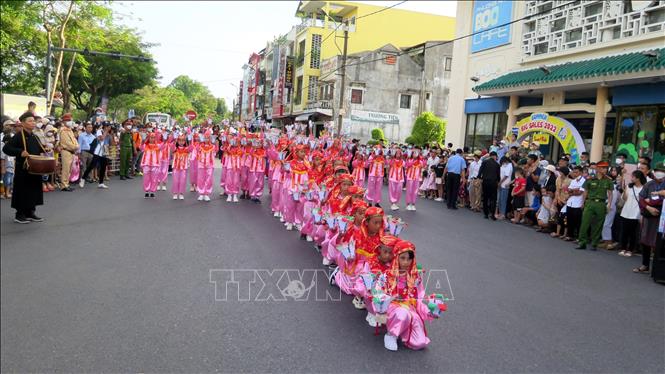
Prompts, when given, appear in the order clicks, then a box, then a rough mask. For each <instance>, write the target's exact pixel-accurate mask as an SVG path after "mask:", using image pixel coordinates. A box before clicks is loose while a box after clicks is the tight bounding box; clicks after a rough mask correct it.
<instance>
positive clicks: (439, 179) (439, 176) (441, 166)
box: [434, 156, 446, 201]
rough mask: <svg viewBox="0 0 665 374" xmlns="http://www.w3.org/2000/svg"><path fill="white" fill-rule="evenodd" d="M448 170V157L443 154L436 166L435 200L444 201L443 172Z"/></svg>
mask: <svg viewBox="0 0 665 374" xmlns="http://www.w3.org/2000/svg"><path fill="white" fill-rule="evenodd" d="M444 170H446V157H445V156H443V157H441V159H440V160H439V163H438V164H436V165H435V166H434V184H435V185H436V191H437V194H438V195H437V197H436V199H434V201H443V172H444Z"/></svg>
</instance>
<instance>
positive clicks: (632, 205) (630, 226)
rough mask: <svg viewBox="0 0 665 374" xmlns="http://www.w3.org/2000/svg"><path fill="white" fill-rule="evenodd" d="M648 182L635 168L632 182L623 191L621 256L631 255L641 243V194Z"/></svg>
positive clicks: (620, 217)
mask: <svg viewBox="0 0 665 374" xmlns="http://www.w3.org/2000/svg"><path fill="white" fill-rule="evenodd" d="M646 182H647V179H646V177H645V176H644V174H642V172H641V171H639V170H635V171H633V173H632V174H631V183H630V184H628V188H626V189H625V190H624V191H623V194H622V198H623V201H624V204H623V208H621V214H620V215H619V224H620V225H621V230H620V233H621V234H620V235H621V251H619V256H624V257H631V256H632V255H633V252H635V250H636V249H637V246H638V244H639V237H640V236H639V230H638V229H639V227H640V198H639V196H640V192H642V188H644V184H645V183H646Z"/></svg>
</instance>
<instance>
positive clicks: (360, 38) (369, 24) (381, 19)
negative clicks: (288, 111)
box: [293, 1, 455, 112]
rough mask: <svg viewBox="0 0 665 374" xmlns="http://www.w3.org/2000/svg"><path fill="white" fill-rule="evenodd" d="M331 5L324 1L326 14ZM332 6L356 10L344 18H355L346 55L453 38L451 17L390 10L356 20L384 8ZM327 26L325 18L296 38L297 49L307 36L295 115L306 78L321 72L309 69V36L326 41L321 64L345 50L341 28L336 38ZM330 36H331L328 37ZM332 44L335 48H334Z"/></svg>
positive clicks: (328, 21)
mask: <svg viewBox="0 0 665 374" xmlns="http://www.w3.org/2000/svg"><path fill="white" fill-rule="evenodd" d="M330 3H331V2H327V3H326V5H325V7H324V8H323V9H324V10H325V11H326V13H328V14H330V7H329V6H330ZM332 3H335V4H345V5H351V6H355V7H357V8H356V9H355V10H354V11H352V12H351V13H349V14H347V15H345V16H344V17H345V19H346V20H350V19H351V17H353V16H355V17H356V24H355V31H349V40H348V54H353V53H357V52H363V51H372V50H376V49H378V48H381V47H383V46H384V45H386V44H392V45H394V46H396V47H398V48H403V47H411V46H414V45H417V44H420V43H423V42H426V41H432V40H450V39H453V38H454V37H455V18H454V17H446V16H439V15H435V14H427V13H420V12H413V11H408V10H402V9H394V8H391V9H387V10H384V11H382V12H379V13H376V14H372V15H370V16H367V17H365V18H361V19H358V18H359V17H363V16H364V15H367V14H370V13H373V12H376V11H378V10H381V9H384V7H380V6H374V5H368V4H360V3H353V2H348V1H333V2H332ZM329 23H332V21H331V20H330V19H328V18H326V20H325V27H324V28H320V27H308V28H307V29H306V30H305V31H303V32H302V33H300V34H297V35H296V48H297V45H298V41H299V40H302V37H303V35H306V36H307V39H306V40H307V41H306V43H305V55H306V58H305V63H304V65H303V66H304V70H303V71H304V74H303V75H304V78H303V91H302V101H301V105H299V106H294V112H300V111H302V110H303V108H304V107H305V106H306V104H307V94H308V92H307V87H308V77H309V76H311V75H313V76H319V73H320V71H319V69H311V68H310V67H309V63H310V61H309V59H310V57H311V55H310V51H311V45H312V34H319V35H321V37H322V39H325V40H324V41H323V45H322V46H321V61H322V62H323V60H325V59H328V58H330V57H333V56H337V55H341V54H342V53H341V52H340V50H341V51H343V48H344V39H343V36H344V32H343V31H342V28H341V27H340V28H339V29H338V30H337V31H336V34H337V35H330V33H331V32H332V31H333V29H330V28H328V24H329ZM329 35H330V37H328V36H329ZM326 38H327V39H326ZM335 41H336V42H337V45H335ZM338 47H339V48H338ZM296 77H297V74H294V82H293V84H294V87H295V79H296Z"/></svg>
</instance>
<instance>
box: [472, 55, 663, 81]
mask: <svg viewBox="0 0 665 374" xmlns="http://www.w3.org/2000/svg"><path fill="white" fill-rule="evenodd" d="M652 51H653V52H655V53H656V55H657V56H656V57H648V56H647V55H646V54H645V51H640V52H633V53H627V54H623V55H616V56H608V57H601V58H596V59H591V60H584V61H576V62H567V63H565V64H559V65H551V66H549V65H548V66H547V69H549V71H550V72H549V74H548V73H546V72H545V71H543V70H542V69H540V68H535V69H529V70H524V71H516V72H512V73H508V74H504V75H502V76H500V77H498V78H495V79H492V80H491V81H488V82H485V83H482V84H479V85H477V86H476V87H474V88H473V90H474V91H476V92H482V91H490V90H497V89H502V88H510V87H519V86H530V85H538V84H546V83H554V82H562V81H570V80H577V79H585V78H592V77H603V76H612V75H620V74H627V73H634V72H638V71H648V70H658V69H665V48H660V49H655V50H652Z"/></svg>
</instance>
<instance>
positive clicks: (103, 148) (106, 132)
mask: <svg viewBox="0 0 665 374" xmlns="http://www.w3.org/2000/svg"><path fill="white" fill-rule="evenodd" d="M110 134H111V126H109V125H108V124H105V125H103V126H102V128H101V129H99V130H97V139H96V141H93V142H92V144H91V149H92V154H93V158H92V162H91V163H90V166H88V168H87V169H85V173H83V178H82V179H81V183H83V180H84V179H86V178H87V177H88V175H89V174H90V172H91V171H92V169H93V168H94V167H95V166H97V167H98V172H97V175H98V183H99V184H98V186H97V187H98V188H103V189H106V188H108V186H107V185H105V184H104V177H105V176H106V166H107V165H108V162H109V159H108V154H109V147H110V146H115V143H112V137H111V135H110Z"/></svg>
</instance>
